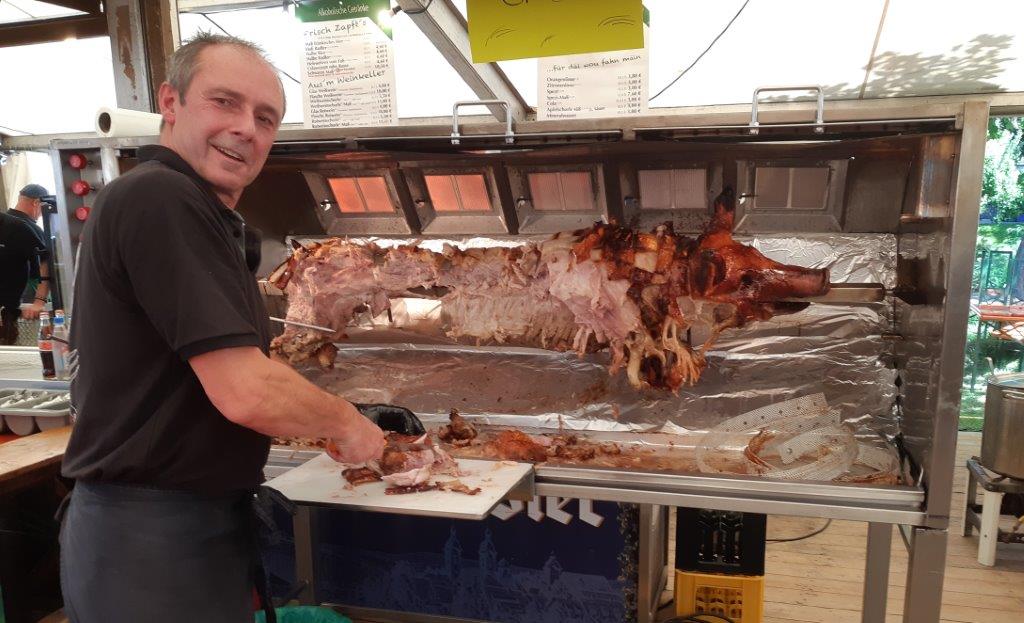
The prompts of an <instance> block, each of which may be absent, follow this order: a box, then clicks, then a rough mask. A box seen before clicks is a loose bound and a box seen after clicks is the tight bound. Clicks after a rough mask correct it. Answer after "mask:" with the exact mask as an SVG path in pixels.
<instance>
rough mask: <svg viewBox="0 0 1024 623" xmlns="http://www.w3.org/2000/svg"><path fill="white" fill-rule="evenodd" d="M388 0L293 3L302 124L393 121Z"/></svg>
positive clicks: (337, 125)
mask: <svg viewBox="0 0 1024 623" xmlns="http://www.w3.org/2000/svg"><path fill="white" fill-rule="evenodd" d="M389 8H390V0H322V1H320V2H303V3H301V4H298V5H296V7H295V16H296V17H297V18H298V19H299V21H301V22H302V37H303V59H302V61H303V62H302V104H303V108H304V110H305V113H306V114H305V117H306V122H305V126H306V127H307V128H344V127H365V126H379V125H397V124H398V107H397V103H396V98H395V48H394V42H393V41H392V37H391V30H390V28H388V27H386V25H385V24H386V20H387V17H386V16H387V12H388V9H389Z"/></svg>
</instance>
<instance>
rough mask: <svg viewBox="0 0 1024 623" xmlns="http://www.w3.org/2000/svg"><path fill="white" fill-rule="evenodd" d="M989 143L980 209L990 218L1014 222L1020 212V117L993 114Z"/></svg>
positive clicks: (1023, 191) (1023, 194) (1023, 192)
mask: <svg viewBox="0 0 1024 623" xmlns="http://www.w3.org/2000/svg"><path fill="white" fill-rule="evenodd" d="M988 138H989V146H988V148H987V149H986V152H987V153H986V155H985V168H984V171H983V173H982V182H981V212H982V215H983V216H985V217H988V218H992V219H993V220H999V221H1015V220H1017V217H1019V216H1021V215H1024V174H1022V173H1021V172H1020V171H1018V170H1017V163H1018V162H1021V163H1024V119H1022V118H1020V117H995V118H992V119H990V120H989V123H988Z"/></svg>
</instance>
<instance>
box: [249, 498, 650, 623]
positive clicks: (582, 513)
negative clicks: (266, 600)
mask: <svg viewBox="0 0 1024 623" xmlns="http://www.w3.org/2000/svg"><path fill="white" fill-rule="evenodd" d="M317 512H318V513H319V515H318V521H317V522H316V524H315V525H316V526H317V529H316V533H315V535H314V539H315V543H316V546H315V549H316V556H317V561H318V575H317V591H318V597H319V599H320V600H322V601H325V602H329V603H337V604H345V605H349V606H359V607H365V608H381V609H386V610H398V611H403V612H410V613H423V614H434V615H445V616H452V617H460V618H469V619H479V620H484V621H495V622H497V623H521V622H526V621H529V622H531V623H576V622H578V623H622V622H624V621H633V620H635V618H636V582H637V551H638V536H637V525H638V511H637V507H636V506H635V505H626V504H616V503H614V502H594V501H590V500H574V499H568V498H557V497H538V498H534V500H533V501H532V502H529V503H524V502H515V501H507V502H503V503H502V504H501V505H499V507H498V508H497V509H496V510H495V511H494V513H492V515H491V516H490V517H488V518H487V519H485V520H483V521H465V520H451V519H440V518H434V517H409V516H403V515H388V514H381V513H367V512H357V511H347V510H334V509H320V510H318V511H317ZM280 519H281V520H282V521H283V523H282V526H284V525H287V520H286V519H285V518H280ZM292 547H293V545H292V542H291V541H290V540H289V541H287V542H284V543H282V544H281V545H280V546H278V547H275V548H273V549H272V550H271V551H269V552H267V556H266V558H267V564H268V569H269V571H270V573H271V577H272V579H273V584H274V591H275V593H278V594H283V593H284V592H285V591H286V590H287V588H288V586H289V585H290V584H291V583H292V582H293V581H294V577H295V572H294V551H293V550H292V549H291V548H292Z"/></svg>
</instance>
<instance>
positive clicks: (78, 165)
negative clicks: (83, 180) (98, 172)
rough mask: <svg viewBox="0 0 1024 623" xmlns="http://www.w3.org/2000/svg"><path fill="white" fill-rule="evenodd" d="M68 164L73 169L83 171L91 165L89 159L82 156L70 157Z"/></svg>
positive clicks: (72, 155) (74, 155) (73, 155)
mask: <svg viewBox="0 0 1024 623" xmlns="http://www.w3.org/2000/svg"><path fill="white" fill-rule="evenodd" d="M68 164H69V165H71V168H72V169H78V170H79V171H81V170H82V169H84V168H85V167H86V165H88V164H89V159H88V158H86V157H85V156H83V155H82V154H71V155H70V156H68Z"/></svg>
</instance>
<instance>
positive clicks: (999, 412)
mask: <svg viewBox="0 0 1024 623" xmlns="http://www.w3.org/2000/svg"><path fill="white" fill-rule="evenodd" d="M981 464H982V465H984V466H985V467H987V468H988V469H990V470H992V471H994V472H996V473H997V474H1002V475H1004V476H1010V477H1011V478H1022V479H1024V374H999V375H995V374H994V375H992V376H991V377H989V380H988V390H987V392H986V394H985V425H984V429H983V432H982V434H981Z"/></svg>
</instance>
